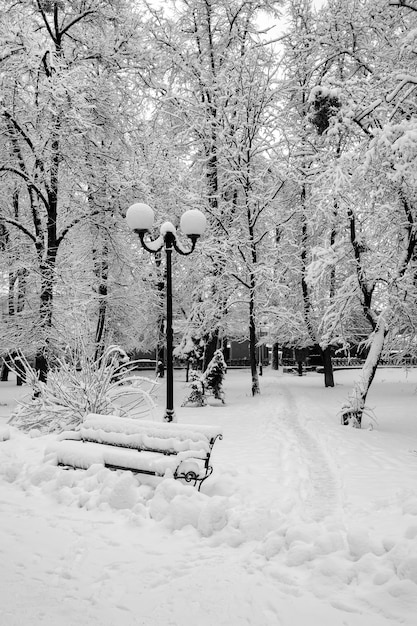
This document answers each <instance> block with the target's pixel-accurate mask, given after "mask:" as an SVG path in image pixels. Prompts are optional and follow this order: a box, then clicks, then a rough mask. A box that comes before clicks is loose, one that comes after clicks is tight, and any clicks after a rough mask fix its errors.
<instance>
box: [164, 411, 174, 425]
mask: <svg viewBox="0 0 417 626" xmlns="http://www.w3.org/2000/svg"><path fill="white" fill-rule="evenodd" d="M164 420H165V422H175V411H174V409H165V415H164Z"/></svg>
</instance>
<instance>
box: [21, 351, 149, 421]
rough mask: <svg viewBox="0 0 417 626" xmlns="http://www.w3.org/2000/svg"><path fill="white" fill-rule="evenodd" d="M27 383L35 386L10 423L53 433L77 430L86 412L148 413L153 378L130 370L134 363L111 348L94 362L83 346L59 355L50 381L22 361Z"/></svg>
mask: <svg viewBox="0 0 417 626" xmlns="http://www.w3.org/2000/svg"><path fill="white" fill-rule="evenodd" d="M23 364H24V370H25V379H26V382H27V383H28V384H29V385H30V386H31V387H32V389H33V396H32V398H31V399H30V400H28V401H23V402H19V404H18V406H17V408H16V409H15V411H14V413H13V414H12V416H11V418H10V420H9V423H12V424H13V425H14V426H16V427H18V428H20V429H22V430H24V431H26V432H28V431H31V430H37V431H40V432H56V431H58V432H59V431H62V430H68V429H73V428H76V427H77V426H78V425H79V424H80V423H81V422H82V420H83V419H84V417H85V415H87V414H88V413H99V414H101V415H119V416H124V417H127V416H129V417H140V416H143V417H145V416H147V415H148V414H149V412H150V409H151V408H152V407H153V406H154V402H153V399H152V392H153V389H154V387H155V385H156V382H155V381H152V380H150V379H148V378H144V377H141V376H135V375H133V374H132V371H133V369H134V368H135V365H136V362H135V361H129V360H128V358H127V355H126V353H124V351H122V350H121V349H120V348H119V347H117V346H110V347H109V348H107V350H105V352H104V353H103V355H102V356H101V357H100V358H99V359H97V360H95V359H94V358H93V357H92V356H90V355H89V354H88V353H87V352H86V351H85V350H81V351H78V352H77V353H76V354H74V353H72V352H71V353H70V352H69V353H68V354H66V355H65V357H64V358H62V359H57V365H56V367H55V368H54V369H53V370H51V371H50V372H49V375H48V382H47V383H42V382H40V381H39V378H38V375H37V372H36V371H35V370H34V369H33V368H32V367H31V366H30V365H29V363H28V362H27V361H25V360H23Z"/></svg>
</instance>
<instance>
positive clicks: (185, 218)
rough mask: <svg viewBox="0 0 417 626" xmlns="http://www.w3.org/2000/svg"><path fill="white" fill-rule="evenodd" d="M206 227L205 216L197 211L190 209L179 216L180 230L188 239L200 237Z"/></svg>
mask: <svg viewBox="0 0 417 626" xmlns="http://www.w3.org/2000/svg"><path fill="white" fill-rule="evenodd" d="M206 225H207V220H206V216H205V215H204V213H202V212H201V211H199V210H198V209H190V210H189V211H186V212H185V213H183V215H182V216H181V220H180V228H181V230H182V232H183V233H184V235H187V236H188V237H201V235H202V234H203V233H204V231H205V229H206Z"/></svg>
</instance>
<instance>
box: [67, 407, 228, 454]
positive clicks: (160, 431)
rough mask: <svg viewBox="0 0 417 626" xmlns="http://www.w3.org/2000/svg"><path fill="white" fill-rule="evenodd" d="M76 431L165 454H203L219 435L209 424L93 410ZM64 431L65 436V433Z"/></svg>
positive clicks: (89, 437)
mask: <svg viewBox="0 0 417 626" xmlns="http://www.w3.org/2000/svg"><path fill="white" fill-rule="evenodd" d="M78 432H79V437H80V439H82V440H83V441H95V442H97V443H107V444H110V445H113V446H123V447H126V448H135V449H137V450H156V451H158V452H164V453H166V454H178V453H179V452H184V451H186V450H192V451H194V452H196V453H198V454H199V456H202V457H205V455H206V454H207V452H209V451H210V441H211V440H213V439H216V437H218V436H219V435H221V430H219V429H218V428H216V427H212V426H192V425H190V424H177V423H172V422H170V423H168V422H151V421H146V420H134V419H128V418H120V417H115V416H113V415H97V414H94V413H90V414H89V415H87V417H86V418H85V420H84V422H83V423H82V425H81V427H80V430H79V431H78ZM63 435H64V436H63V438H64V439H65V438H66V436H65V435H66V433H63Z"/></svg>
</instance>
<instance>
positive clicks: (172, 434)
mask: <svg viewBox="0 0 417 626" xmlns="http://www.w3.org/2000/svg"><path fill="white" fill-rule="evenodd" d="M222 438H223V436H222V432H221V430H220V429H219V428H217V427H216V426H194V425H191V424H178V423H173V422H152V421H145V420H134V419H128V418H123V417H116V416H114V415H97V414H93V413H91V414H89V415H87V416H86V418H85V419H84V421H83V423H82V424H81V426H80V428H79V429H78V430H76V431H67V432H63V433H61V434H60V435H58V437H57V440H56V441H55V442H54V443H53V444H52V445H50V446H49V447H48V448H47V450H46V453H45V460H47V461H49V462H52V463H54V464H55V465H60V466H63V467H65V468H67V469H69V468H80V469H88V468H89V467H91V466H92V465H94V464H96V463H99V464H101V465H104V466H105V467H108V468H110V469H115V470H116V469H117V470H130V471H131V472H134V473H139V474H149V475H153V476H164V475H165V473H166V472H167V471H168V472H171V473H172V475H173V477H174V478H176V479H182V480H185V481H186V482H187V483H193V484H194V486H197V485H198V489H199V490H200V488H201V485H202V483H203V481H205V480H206V479H207V478H208V477H209V476H210V475H211V473H212V471H213V468H212V467H211V465H210V455H211V451H212V448H213V446H214V443H215V442H216V440H217V439H222Z"/></svg>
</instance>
